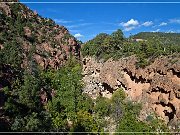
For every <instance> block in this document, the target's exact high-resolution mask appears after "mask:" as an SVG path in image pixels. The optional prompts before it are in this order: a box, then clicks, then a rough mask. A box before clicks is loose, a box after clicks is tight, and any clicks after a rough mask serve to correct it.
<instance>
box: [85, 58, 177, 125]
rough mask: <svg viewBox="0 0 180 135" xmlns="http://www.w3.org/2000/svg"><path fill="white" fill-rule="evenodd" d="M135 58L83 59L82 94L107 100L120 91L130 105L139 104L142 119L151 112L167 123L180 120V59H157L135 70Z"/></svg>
mask: <svg viewBox="0 0 180 135" xmlns="http://www.w3.org/2000/svg"><path fill="white" fill-rule="evenodd" d="M136 62H137V60H136V57H134V56H131V57H127V58H122V59H119V60H118V61H113V60H112V59H109V60H108V61H106V62H101V61H97V60H95V58H92V57H86V58H84V60H83V75H84V77H83V81H84V83H85V84H86V85H85V88H84V92H85V93H88V94H89V95H90V96H91V97H92V98H96V97H97V96H98V95H102V96H104V97H108V98H110V97H111V95H112V93H113V92H114V91H115V90H116V89H118V88H123V89H124V91H125V92H126V93H127V95H128V98H129V99H130V100H132V101H136V102H142V104H143V109H142V113H141V114H142V116H141V119H142V120H143V119H145V118H146V117H147V115H148V114H149V113H151V112H152V110H153V111H154V112H155V113H156V114H157V115H158V116H160V117H161V118H162V119H164V120H165V121H166V122H167V123H168V122H170V121H173V120H175V121H177V120H180V116H179V114H180V59H179V56H176V57H173V56H169V57H160V58H157V59H156V60H155V61H154V62H153V63H152V64H151V65H149V66H147V67H146V68H144V69H142V68H136V66H135V65H136Z"/></svg>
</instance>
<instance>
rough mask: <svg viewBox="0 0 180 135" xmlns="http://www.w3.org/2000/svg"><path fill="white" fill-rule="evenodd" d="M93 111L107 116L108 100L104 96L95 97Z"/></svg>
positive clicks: (108, 111)
mask: <svg viewBox="0 0 180 135" xmlns="http://www.w3.org/2000/svg"><path fill="white" fill-rule="evenodd" d="M94 111H95V112H96V114H98V115H99V116H101V117H104V116H108V115H109V113H110V102H109V101H108V100H107V99H106V98H104V97H101V96H99V97H97V99H96V105H95V107H94Z"/></svg>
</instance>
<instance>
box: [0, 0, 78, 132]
mask: <svg viewBox="0 0 180 135" xmlns="http://www.w3.org/2000/svg"><path fill="white" fill-rule="evenodd" d="M79 49H80V45H79V44H78V43H77V41H76V39H75V38H74V37H73V36H72V35H70V34H69V31H68V30H67V29H66V28H65V27H64V26H60V25H57V24H55V22H54V21H52V20H51V19H47V18H42V17H41V16H39V15H38V13H36V12H35V11H32V10H30V9H29V8H28V7H26V6H25V5H23V4H20V3H16V4H15V3H14V4H10V3H0V58H1V60H0V97H1V98H0V124H1V127H0V130H3V131H7V130H12V129H13V128H14V131H15V130H18V131H25V129H24V130H23V129H21V130H19V128H21V127H19V126H20V125H16V127H12V128H11V129H10V127H11V126H12V125H13V123H15V122H17V121H18V120H19V121H21V120H22V119H24V121H26V120H27V119H29V116H30V115H35V116H34V117H36V115H39V117H45V115H46V114H42V113H43V112H45V109H44V108H43V106H42V105H43V104H45V103H46V104H47V101H46V100H47V97H48V99H49V98H52V96H51V94H50V93H52V89H51V88H49V87H50V86H48V84H47V86H45V85H44V84H43V83H45V82H43V80H41V79H43V78H42V74H43V72H44V71H47V70H52V71H53V70H58V69H60V68H61V67H62V66H64V65H66V63H67V62H68V60H69V59H71V57H75V58H76V59H79V57H80V52H79ZM40 80H41V81H40ZM38 107H39V108H38ZM37 108H38V109H37ZM22 110H26V111H27V112H22ZM40 113H41V114H40ZM25 116H26V117H25ZM24 117H25V118H24ZM32 117H33V116H32ZM16 120H17V121H16ZM35 120H36V119H35ZM41 121H42V120H41ZM20 123H21V122H20ZM25 123H26V122H25ZM42 123H43V122H42ZM16 124H17V123H16ZM21 124H22V123H21ZM46 124H48V123H46ZM40 125H41V124H40ZM24 126H25V125H24ZM35 126H37V125H35ZM36 128H37V129H38V127H36ZM44 128H45V127H43V129H44ZM29 130H30V129H29ZM31 130H32V131H34V129H31Z"/></svg>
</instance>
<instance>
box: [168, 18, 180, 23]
mask: <svg viewBox="0 0 180 135" xmlns="http://www.w3.org/2000/svg"><path fill="white" fill-rule="evenodd" d="M169 22H170V23H178V24H180V19H170V20H169Z"/></svg>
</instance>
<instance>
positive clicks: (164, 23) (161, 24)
mask: <svg viewBox="0 0 180 135" xmlns="http://www.w3.org/2000/svg"><path fill="white" fill-rule="evenodd" d="M166 25H167V23H166V22H162V23H160V24H159V26H166Z"/></svg>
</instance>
